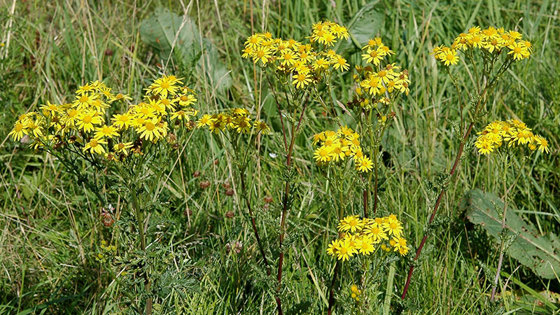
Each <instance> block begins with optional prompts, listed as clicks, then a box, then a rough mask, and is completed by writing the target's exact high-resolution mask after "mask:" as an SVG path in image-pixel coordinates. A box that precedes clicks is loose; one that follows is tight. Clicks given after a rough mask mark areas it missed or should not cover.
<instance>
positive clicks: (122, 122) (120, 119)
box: [111, 113, 132, 130]
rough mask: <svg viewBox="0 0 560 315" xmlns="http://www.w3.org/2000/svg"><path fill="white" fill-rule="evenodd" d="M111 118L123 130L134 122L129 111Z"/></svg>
mask: <svg viewBox="0 0 560 315" xmlns="http://www.w3.org/2000/svg"><path fill="white" fill-rule="evenodd" d="M111 120H112V121H113V124H114V125H115V126H117V127H118V128H119V129H121V130H122V129H124V130H126V129H127V128H128V127H130V125H131V124H132V117H131V115H130V114H129V113H124V114H115V115H113V118H111Z"/></svg>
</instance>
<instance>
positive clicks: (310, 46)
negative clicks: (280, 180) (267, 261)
mask: <svg viewBox="0 0 560 315" xmlns="http://www.w3.org/2000/svg"><path fill="white" fill-rule="evenodd" d="M348 36H349V34H348V31H347V29H346V28H345V27H344V26H341V25H338V24H336V23H333V22H329V21H325V22H319V23H316V24H314V25H313V27H312V31H311V35H310V36H309V38H308V39H309V41H308V42H307V43H302V42H299V41H296V40H294V39H288V40H285V39H281V38H274V37H273V36H272V34H271V33H268V32H267V33H257V34H253V35H251V36H250V37H249V38H247V41H246V42H245V48H244V49H243V55H242V57H244V58H248V59H251V60H253V62H254V64H255V65H258V66H260V68H261V69H262V71H263V72H264V77H265V78H266V80H267V83H268V86H269V88H270V89H271V91H272V94H273V96H274V99H275V103H276V106H277V112H278V115H279V117H280V122H281V126H282V142H283V146H284V151H285V152H284V153H285V156H286V162H285V169H284V174H283V177H284V178H285V181H284V188H283V195H282V204H281V208H282V210H281V217H280V224H279V240H278V248H279V250H280V254H279V256H278V268H277V277H276V280H277V294H279V293H281V290H282V270H283V266H284V256H285V249H284V247H283V243H284V239H285V236H286V233H287V232H286V217H287V216H288V213H289V210H290V208H291V204H292V200H293V189H294V187H293V184H294V175H295V174H294V172H293V165H292V161H293V153H294V152H293V150H294V144H295V139H296V134H297V133H298V132H299V131H300V128H301V126H302V124H303V120H304V117H305V112H306V109H307V108H308V105H309V104H310V103H311V102H310V99H311V100H312V99H313V98H315V99H320V100H322V99H323V98H324V96H323V97H321V94H326V93H324V92H322V91H320V90H319V89H318V88H317V86H318V84H319V83H323V84H326V85H327V87H328V90H330V87H331V85H330V84H329V81H330V80H331V78H332V76H333V75H334V73H335V72H337V71H338V72H343V71H346V70H348V69H349V67H350V65H349V64H348V62H347V60H346V59H345V58H344V57H343V56H341V55H339V54H337V53H336V51H335V50H334V49H333V47H335V44H336V42H337V41H338V40H340V39H347V38H348ZM277 309H278V313H279V314H283V310H282V305H281V302H280V300H279V299H277Z"/></svg>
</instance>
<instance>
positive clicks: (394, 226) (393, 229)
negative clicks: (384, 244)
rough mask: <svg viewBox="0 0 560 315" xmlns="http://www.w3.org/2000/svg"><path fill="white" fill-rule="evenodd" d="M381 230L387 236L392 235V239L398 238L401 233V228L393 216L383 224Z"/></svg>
mask: <svg viewBox="0 0 560 315" xmlns="http://www.w3.org/2000/svg"><path fill="white" fill-rule="evenodd" d="M383 228H385V231H387V234H389V235H392V236H394V237H400V236H401V234H402V232H403V227H402V225H401V223H400V222H399V220H397V218H396V217H395V216H392V217H389V218H388V219H387V220H386V221H385V222H384V223H383Z"/></svg>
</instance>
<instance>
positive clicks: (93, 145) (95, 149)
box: [82, 138, 107, 154]
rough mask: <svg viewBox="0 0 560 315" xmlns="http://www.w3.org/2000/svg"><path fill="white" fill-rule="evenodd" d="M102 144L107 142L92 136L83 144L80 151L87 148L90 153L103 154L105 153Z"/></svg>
mask: <svg viewBox="0 0 560 315" xmlns="http://www.w3.org/2000/svg"><path fill="white" fill-rule="evenodd" d="M103 144H107V142H106V141H103V140H99V139H95V138H93V139H91V140H90V141H89V142H88V143H87V144H86V145H85V147H84V148H83V149H82V151H84V152H86V151H87V150H89V152H90V153H96V154H103V153H105V148H104V147H103Z"/></svg>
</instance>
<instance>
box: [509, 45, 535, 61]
mask: <svg viewBox="0 0 560 315" xmlns="http://www.w3.org/2000/svg"><path fill="white" fill-rule="evenodd" d="M508 48H509V49H511V50H510V51H509V52H508V55H513V59H514V60H521V59H525V58H528V57H529V56H530V55H531V53H530V52H529V50H528V49H527V47H526V46H525V45H524V43H523V42H514V43H513V44H511V45H509V46H508Z"/></svg>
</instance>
